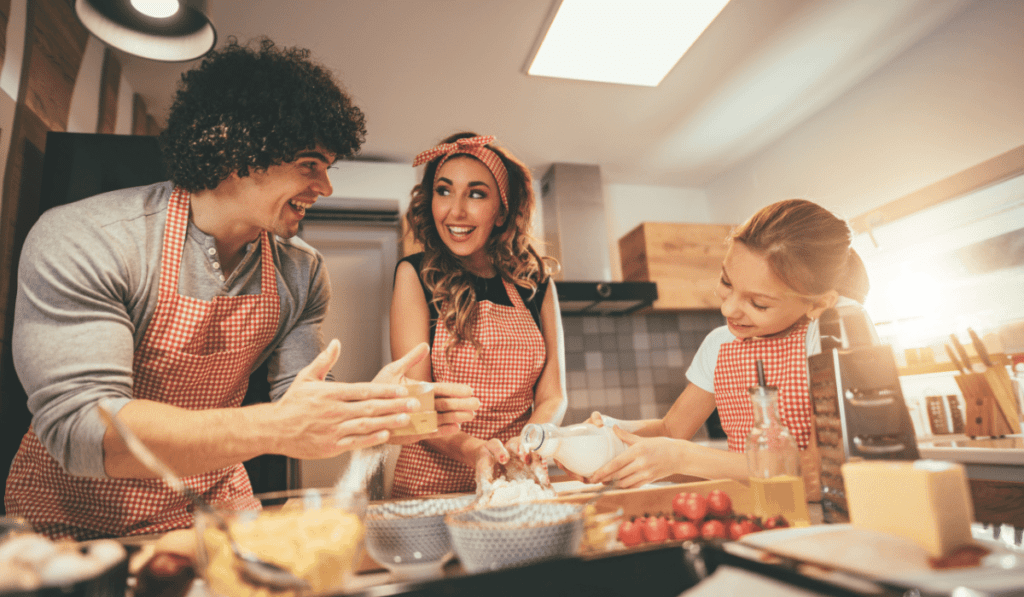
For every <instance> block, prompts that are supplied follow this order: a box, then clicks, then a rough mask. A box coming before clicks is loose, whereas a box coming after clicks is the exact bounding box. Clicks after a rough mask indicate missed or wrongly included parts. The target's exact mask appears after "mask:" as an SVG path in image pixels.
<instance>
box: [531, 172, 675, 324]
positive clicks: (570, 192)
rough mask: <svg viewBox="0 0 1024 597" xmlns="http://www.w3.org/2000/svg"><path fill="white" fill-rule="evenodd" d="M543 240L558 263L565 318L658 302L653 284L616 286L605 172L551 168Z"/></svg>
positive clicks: (544, 185)
mask: <svg viewBox="0 0 1024 597" xmlns="http://www.w3.org/2000/svg"><path fill="white" fill-rule="evenodd" d="M541 205H542V208H543V212H544V240H545V243H546V249H547V254H548V255H550V256H551V257H554V258H555V259H558V261H559V263H561V264H562V271H561V272H560V274H559V275H558V276H556V286H557V287H558V300H559V303H560V305H561V308H562V313H563V314H604V315H619V314H626V313H632V312H633V311H636V310H638V309H642V308H644V307H647V306H649V305H650V304H651V303H653V302H654V301H655V300H656V299H657V298H658V288H657V285H656V284H655V283H654V282H612V280H611V277H612V274H611V272H612V268H611V253H610V251H609V241H608V226H607V222H606V220H605V209H604V192H603V191H602V186H601V170H600V168H599V167H597V166H594V165H587V164H565V163H555V164H552V165H551V167H550V168H548V171H547V172H546V173H545V174H544V176H543V177H542V178H541Z"/></svg>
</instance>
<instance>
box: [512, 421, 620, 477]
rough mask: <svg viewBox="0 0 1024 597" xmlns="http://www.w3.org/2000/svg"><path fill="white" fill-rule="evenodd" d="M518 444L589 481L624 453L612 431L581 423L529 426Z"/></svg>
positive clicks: (534, 424)
mask: <svg viewBox="0 0 1024 597" xmlns="http://www.w3.org/2000/svg"><path fill="white" fill-rule="evenodd" d="M519 439H520V442H521V444H522V446H523V449H525V450H526V451H528V452H536V453H537V454H539V455H540V456H541V457H543V458H544V459H545V460H555V461H556V462H558V464H559V466H561V467H562V468H564V469H565V470H567V471H569V472H572V473H576V474H577V475H580V476H583V477H589V476H590V475H592V474H594V472H595V471H596V470H597V469H599V468H601V467H602V466H604V465H605V463H607V462H608V461H609V460H611V459H612V458H615V457H616V456H618V455H619V454H621V453H622V452H623V451H625V449H626V445H625V444H624V443H622V440H621V439H619V437H618V436H617V435H615V431H614V430H613V429H612V428H611V427H598V426H596V425H592V424H590V423H580V424H578V425H569V426H567V427H557V426H555V425H553V424H551V423H530V424H529V425H527V426H526V427H523V432H522V433H521V434H520V436H519Z"/></svg>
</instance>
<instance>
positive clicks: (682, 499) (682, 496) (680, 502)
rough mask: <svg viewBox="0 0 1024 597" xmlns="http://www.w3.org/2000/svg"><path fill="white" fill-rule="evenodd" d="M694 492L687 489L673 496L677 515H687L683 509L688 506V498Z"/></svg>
mask: <svg viewBox="0 0 1024 597" xmlns="http://www.w3.org/2000/svg"><path fill="white" fill-rule="evenodd" d="M690 495H692V494H690V493H687V492H685V491H680V492H679V493H677V494H676V497H674V498H672V512H673V513H674V514H675V515H676V516H685V514H683V509H684V507H685V506H686V499H687V498H688V497H689V496H690Z"/></svg>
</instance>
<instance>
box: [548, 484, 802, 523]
mask: <svg viewBox="0 0 1024 597" xmlns="http://www.w3.org/2000/svg"><path fill="white" fill-rule="evenodd" d="M556 489H557V487H556ZM715 489H720V490H722V491H724V492H725V493H726V494H727V495H728V496H729V498H730V499H731V500H732V507H733V510H734V511H735V512H736V513H737V514H753V512H754V499H753V496H752V495H751V493H750V488H749V487H747V486H746V485H744V484H742V483H740V482H739V481H734V480H732V479H720V480H716V481H705V480H701V481H691V482H685V483H673V484H671V485H652V486H645V487H639V488H636V489H612V490H609V491H606V492H605V493H604V494H602V495H601V496H600V497H598V499H597V502H596V503H595V505H596V507H597V510H598V512H611V511H614V510H616V509H619V508H621V509H622V515H623V517H624V518H629V517H631V516H643V515H646V514H657V513H659V512H664V513H667V514H668V513H671V512H672V498H674V497H675V496H676V494H677V493H680V492H693V493H699V494H701V495H707V494H708V493H711V491H712V490H715ZM595 492H596V490H595V489H594V488H593V486H590V487H586V488H583V489H580V490H577V491H565V492H560V493H559V496H558V497H557V498H555V499H556V500H557V501H560V502H569V503H575V504H579V503H585V502H587V501H589V500H590V498H592V497H594V494H595ZM792 522H794V523H795V522H798V521H792ZM803 522H806V523H807V524H809V523H810V521H809V520H808V521H803Z"/></svg>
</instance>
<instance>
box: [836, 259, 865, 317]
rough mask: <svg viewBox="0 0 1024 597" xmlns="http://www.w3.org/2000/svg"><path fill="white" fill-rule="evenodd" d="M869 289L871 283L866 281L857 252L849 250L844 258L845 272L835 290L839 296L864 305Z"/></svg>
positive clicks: (862, 264) (862, 262)
mask: <svg viewBox="0 0 1024 597" xmlns="http://www.w3.org/2000/svg"><path fill="white" fill-rule="evenodd" d="M870 289H871V282H870V281H869V280H868V270H867V268H866V267H864V261H863V260H861V258H860V255H858V254H857V251H855V250H853V248H852V247H851V248H850V255H849V256H848V257H847V258H846V271H845V272H844V273H843V276H842V277H841V278H840V279H839V280H838V282H837V284H836V290H837V291H838V292H839V294H840V295H841V296H845V297H847V298H851V299H853V300H855V301H857V302H858V303H860V304H862V305H863V304H864V301H865V299H867V298H868V290H870Z"/></svg>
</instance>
